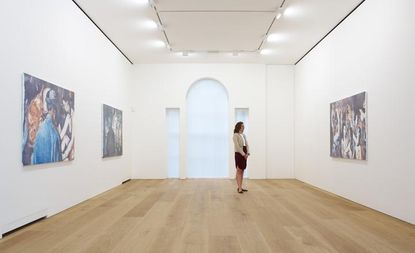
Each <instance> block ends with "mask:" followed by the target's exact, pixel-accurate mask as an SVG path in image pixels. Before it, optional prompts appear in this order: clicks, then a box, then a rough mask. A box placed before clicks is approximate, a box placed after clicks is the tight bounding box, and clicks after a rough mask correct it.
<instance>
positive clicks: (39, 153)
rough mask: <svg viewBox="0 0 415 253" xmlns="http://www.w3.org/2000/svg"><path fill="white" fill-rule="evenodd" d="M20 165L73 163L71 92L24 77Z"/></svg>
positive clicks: (37, 79)
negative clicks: (21, 163)
mask: <svg viewBox="0 0 415 253" xmlns="http://www.w3.org/2000/svg"><path fill="white" fill-rule="evenodd" d="M23 78H24V84H23V90H24V91H23V94H24V95H23V96H24V98H23V143H22V146H23V150H22V162H23V165H33V164H42V163H53V162H60V161H70V160H73V159H74V151H75V146H74V134H73V116H74V111H75V110H74V102H75V101H74V100H75V95H74V92H72V91H69V90H66V89H64V88H61V87H59V86H56V85H53V84H51V83H48V82H46V81H43V80H41V79H39V78H36V77H34V76H31V75H28V74H24V76H23Z"/></svg>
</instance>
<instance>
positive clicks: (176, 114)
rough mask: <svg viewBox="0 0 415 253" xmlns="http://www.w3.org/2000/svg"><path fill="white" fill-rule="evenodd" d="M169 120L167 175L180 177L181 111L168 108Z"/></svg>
mask: <svg viewBox="0 0 415 253" xmlns="http://www.w3.org/2000/svg"><path fill="white" fill-rule="evenodd" d="M166 121H167V147H168V150H167V156H168V158H167V177H169V178H178V177H179V168H180V152H179V150H180V141H179V140H180V123H179V122H180V111H179V109H178V108H168V109H166Z"/></svg>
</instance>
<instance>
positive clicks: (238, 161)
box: [235, 146, 248, 170]
mask: <svg viewBox="0 0 415 253" xmlns="http://www.w3.org/2000/svg"><path fill="white" fill-rule="evenodd" d="M243 151H244V153H245V154H246V153H248V150H247V149H246V146H244V147H243ZM235 166H236V167H237V168H239V169H241V170H244V169H246V159H245V157H243V156H242V155H241V153H239V152H235Z"/></svg>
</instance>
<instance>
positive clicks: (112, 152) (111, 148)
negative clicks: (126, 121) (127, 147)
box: [102, 105, 122, 157]
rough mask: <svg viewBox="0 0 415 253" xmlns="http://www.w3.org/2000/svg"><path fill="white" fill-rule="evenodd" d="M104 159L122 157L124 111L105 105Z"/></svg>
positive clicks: (103, 110) (103, 108)
mask: <svg viewBox="0 0 415 253" xmlns="http://www.w3.org/2000/svg"><path fill="white" fill-rule="evenodd" d="M102 112H103V128H102V129H103V157H111V156H120V155H122V111H121V110H118V109H116V108H114V107H111V106H109V105H103V107H102Z"/></svg>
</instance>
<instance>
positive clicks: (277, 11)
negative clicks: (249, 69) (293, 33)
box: [257, 0, 286, 52]
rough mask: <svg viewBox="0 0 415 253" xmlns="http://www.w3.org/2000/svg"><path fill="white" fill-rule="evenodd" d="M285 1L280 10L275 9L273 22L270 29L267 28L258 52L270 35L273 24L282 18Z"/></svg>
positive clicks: (284, 0)
mask: <svg viewBox="0 0 415 253" xmlns="http://www.w3.org/2000/svg"><path fill="white" fill-rule="evenodd" d="M285 2H286V0H283V1H282V2H281V5H280V7H279V8H278V10H276V11H274V12H276V14H275V17H274V18H273V19H272V21H271V24H270V25H269V27H268V30H267V32H266V33H265V35H264V38H262V41H261V44H259V47H258V49H257V51H258V52H260V51H261V49H262V46H263V45H264V43H265V41H266V39H267V37H268V35H269V31H270V30H271V28H272V26H273V25H274V23H275V20H278V19H280V18H281V17H282V10H283V9H284V4H285Z"/></svg>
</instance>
